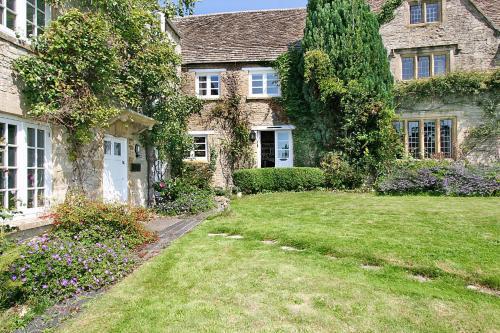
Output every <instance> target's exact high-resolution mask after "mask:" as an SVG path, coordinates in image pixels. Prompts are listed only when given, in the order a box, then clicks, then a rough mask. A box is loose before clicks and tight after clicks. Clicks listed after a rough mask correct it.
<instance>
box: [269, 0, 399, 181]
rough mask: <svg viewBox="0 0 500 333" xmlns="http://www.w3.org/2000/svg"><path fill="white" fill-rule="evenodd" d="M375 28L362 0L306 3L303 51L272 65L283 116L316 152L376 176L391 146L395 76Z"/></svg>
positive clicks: (392, 152)
mask: <svg viewBox="0 0 500 333" xmlns="http://www.w3.org/2000/svg"><path fill="white" fill-rule="evenodd" d="M378 30H379V24H378V21H377V17H376V16H375V14H373V13H372V12H371V11H370V9H369V7H368V5H366V3H365V1H362V0H354V1H350V0H336V1H333V0H311V1H309V4H308V15H307V21H306V28H305V33H304V39H303V41H302V47H301V49H298V48H297V49H292V50H290V51H289V52H288V53H286V54H285V55H283V56H281V57H280V59H278V61H277V64H276V67H277V68H278V71H279V73H280V77H281V80H282V82H281V84H282V91H283V104H284V106H285V109H286V111H287V114H288V116H289V117H290V119H291V120H292V122H293V123H294V124H295V125H297V127H298V128H299V132H300V133H305V131H301V129H307V130H308V132H309V133H310V134H309V135H310V136H311V137H312V139H313V140H314V142H315V146H316V147H315V148H314V149H316V150H317V151H318V153H319V154H320V155H321V154H324V153H326V152H335V153H338V154H339V155H340V156H342V158H343V159H344V160H345V161H347V163H349V164H350V165H352V166H353V167H354V168H356V169H358V170H362V171H363V172H364V171H370V172H375V173H376V170H377V168H378V166H379V165H380V164H381V163H384V161H386V160H390V159H392V158H393V157H394V156H395V154H396V152H395V150H396V149H395V148H394V147H397V145H396V144H395V142H396V136H395V133H394V131H393V129H392V125H391V124H392V119H393V117H394V109H393V91H392V88H393V78H392V75H391V72H390V70H389V62H388V59H387V52H386V50H385V48H384V46H383V43H382V38H381V36H380V34H379V31H378ZM304 141H306V142H307V141H308V140H304ZM316 159H319V156H318V157H316Z"/></svg>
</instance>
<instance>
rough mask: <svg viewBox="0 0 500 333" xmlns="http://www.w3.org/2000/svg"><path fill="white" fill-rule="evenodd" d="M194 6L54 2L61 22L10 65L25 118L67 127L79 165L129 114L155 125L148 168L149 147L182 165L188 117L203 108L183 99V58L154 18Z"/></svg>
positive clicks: (187, 1)
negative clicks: (105, 131)
mask: <svg viewBox="0 0 500 333" xmlns="http://www.w3.org/2000/svg"><path fill="white" fill-rule="evenodd" d="M195 2H196V1H194V0H182V1H179V2H175V3H174V2H171V1H167V2H166V3H164V5H165V6H164V7H160V6H159V4H158V3H157V2H156V1H154V0H117V1H105V0H93V1H90V0H80V1H70V0H53V1H52V2H51V3H52V4H53V5H55V6H57V8H58V11H59V13H60V16H59V17H58V18H57V20H56V21H54V22H53V23H52V24H51V25H50V26H49V27H48V29H46V33H45V34H44V35H42V36H41V37H39V39H38V40H35V41H34V44H33V45H34V50H35V56H27V57H23V58H20V59H19V60H18V61H16V63H15V65H14V68H15V70H16V71H17V73H18V74H19V76H20V79H21V80H22V81H23V82H24V84H25V89H24V92H25V95H26V97H27V100H28V104H29V108H30V111H29V113H30V115H32V116H35V117H38V118H44V119H47V120H50V121H52V122H55V123H57V124H60V125H62V126H64V127H65V128H66V129H67V131H68V133H69V135H68V138H69V141H70V147H71V155H72V157H73V158H74V160H75V161H77V160H78V158H79V157H80V155H81V154H79V151H78V149H79V148H81V147H85V145H86V144H87V143H88V142H90V141H92V140H93V139H96V136H95V135H96V133H95V132H96V130H98V129H99V128H104V127H106V125H107V122H108V121H109V120H110V119H111V118H112V117H113V116H114V115H116V113H117V112H118V110H120V109H131V110H134V111H137V112H140V113H142V114H144V115H146V116H149V117H153V118H155V119H156V120H157V121H158V125H157V126H155V128H154V129H153V131H152V132H148V133H146V134H145V135H144V141H145V143H146V145H147V150H148V162H149V164H150V166H152V165H153V164H154V158H155V154H153V153H152V152H153V146H157V147H158V150H159V151H160V155H162V156H164V157H165V158H167V159H169V160H173V161H178V160H180V159H182V157H181V156H183V155H182V154H184V153H185V150H186V147H187V146H188V137H187V133H186V132H187V118H188V117H189V115H190V114H191V113H192V112H195V111H196V110H197V109H199V108H200V107H201V105H200V103H199V102H198V101H197V100H196V99H193V98H189V97H186V96H183V95H182V94H181V93H180V79H179V76H178V66H179V65H180V56H179V55H178V54H177V53H176V52H175V46H174V45H173V43H172V42H171V41H170V40H169V39H168V37H167V35H166V34H165V33H164V32H163V31H162V27H161V26H160V20H158V17H157V13H158V12H162V11H163V12H167V13H169V14H174V12H175V13H177V14H184V13H186V12H187V13H189V12H190V11H191V10H192V6H193V5H194V3H195ZM181 151H182V154H181ZM172 164H173V165H175V164H176V163H172ZM177 164H178V163H177ZM79 181H80V182H81V181H82V180H81V179H80V180H79Z"/></svg>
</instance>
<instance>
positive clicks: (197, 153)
mask: <svg viewBox="0 0 500 333" xmlns="http://www.w3.org/2000/svg"><path fill="white" fill-rule="evenodd" d="M194 156H195V157H207V154H206V152H205V151H204V150H202V151H200V150H197V151H195V152H194Z"/></svg>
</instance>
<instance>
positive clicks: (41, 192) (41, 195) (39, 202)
mask: <svg viewBox="0 0 500 333" xmlns="http://www.w3.org/2000/svg"><path fill="white" fill-rule="evenodd" d="M36 200H37V206H38V207H43V206H45V191H44V190H38V195H37V198H36Z"/></svg>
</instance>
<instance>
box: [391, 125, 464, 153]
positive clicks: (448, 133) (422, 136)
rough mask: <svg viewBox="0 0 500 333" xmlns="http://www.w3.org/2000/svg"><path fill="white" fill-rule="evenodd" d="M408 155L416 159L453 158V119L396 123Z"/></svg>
mask: <svg viewBox="0 0 500 333" xmlns="http://www.w3.org/2000/svg"><path fill="white" fill-rule="evenodd" d="M393 125H394V129H395V130H396V132H398V134H399V135H400V138H401V140H402V141H403V142H404V144H405V151H406V153H407V154H408V155H409V156H411V157H413V158H416V159H420V158H435V157H442V158H453V157H454V151H453V142H454V135H455V134H454V120H453V119H409V120H402V121H397V122H394V124H393Z"/></svg>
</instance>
